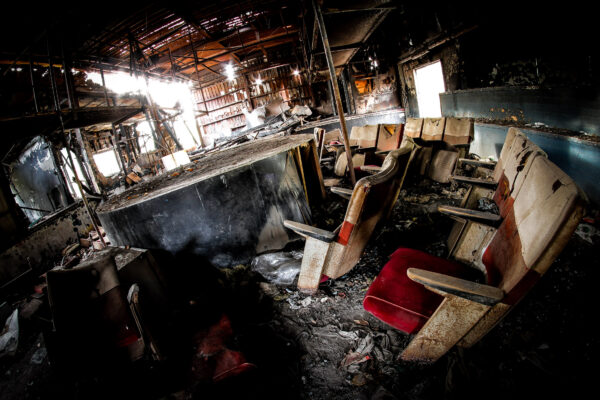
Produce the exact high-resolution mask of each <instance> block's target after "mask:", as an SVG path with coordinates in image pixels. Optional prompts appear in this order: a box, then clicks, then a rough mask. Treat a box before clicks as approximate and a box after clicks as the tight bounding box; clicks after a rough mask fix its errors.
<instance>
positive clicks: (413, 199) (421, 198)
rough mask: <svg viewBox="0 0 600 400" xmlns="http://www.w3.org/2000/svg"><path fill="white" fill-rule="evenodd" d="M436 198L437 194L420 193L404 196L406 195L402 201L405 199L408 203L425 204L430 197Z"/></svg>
mask: <svg viewBox="0 0 600 400" xmlns="http://www.w3.org/2000/svg"><path fill="white" fill-rule="evenodd" d="M436 198H438V195H437V194H435V193H432V194H420V195H416V196H406V197H404V201H406V202H408V203H418V204H425V203H429V201H430V200H431V199H436Z"/></svg>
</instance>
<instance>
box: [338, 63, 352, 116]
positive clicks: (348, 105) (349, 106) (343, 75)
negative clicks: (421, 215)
mask: <svg viewBox="0 0 600 400" xmlns="http://www.w3.org/2000/svg"><path fill="white" fill-rule="evenodd" d="M340 80H341V84H342V89H343V90H344V102H345V103H346V111H347V112H348V114H354V113H353V112H352V104H351V102H350V93H349V92H348V81H347V80H346V68H344V69H343V70H342V73H341V74H340Z"/></svg>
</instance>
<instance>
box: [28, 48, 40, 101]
mask: <svg viewBox="0 0 600 400" xmlns="http://www.w3.org/2000/svg"><path fill="white" fill-rule="evenodd" d="M29 78H30V79H31V92H32V94H33V105H34V106H35V112H36V113H38V112H40V108H39V107H38V102H37V95H36V93H35V80H34V79H33V62H32V61H31V56H29Z"/></svg>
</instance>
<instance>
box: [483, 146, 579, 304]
mask: <svg viewBox="0 0 600 400" xmlns="http://www.w3.org/2000/svg"><path fill="white" fill-rule="evenodd" d="M523 178H524V179H523V183H522V187H521V189H520V191H519V193H518V194H517V196H516V198H515V199H514V202H513V204H512V205H511V206H510V208H509V209H508V212H507V215H506V217H505V218H504V220H503V221H502V223H501V225H500V227H499V228H498V229H497V231H496V232H495V234H494V235H493V237H492V238H491V240H490V242H489V244H488V246H487V248H486V250H485V252H484V253H483V256H482V262H483V264H484V265H485V267H486V271H487V273H488V282H489V283H490V284H491V285H494V286H497V287H499V288H500V289H502V290H504V291H505V292H506V293H507V296H506V300H505V301H503V302H506V303H507V304H514V303H515V302H516V301H518V300H519V299H520V298H521V297H523V295H524V294H525V293H526V292H527V290H529V288H530V287H531V286H532V285H533V284H534V283H535V281H536V280H537V278H538V277H539V276H541V275H542V274H544V273H545V272H546V270H547V269H548V268H549V267H550V264H551V263H552V261H553V260H554V259H555V258H556V257H557V255H558V254H559V253H560V251H561V250H562V249H563V247H564V246H565V245H566V243H567V242H568V240H569V238H570V237H571V235H572V234H573V232H574V231H575V229H576V227H577V224H578V223H579V220H580V219H581V217H582V214H583V204H584V200H583V197H584V196H583V195H582V193H581V192H580V190H579V188H578V187H577V185H576V184H575V182H573V180H572V179H571V178H570V177H569V176H568V175H566V174H565V173H564V172H563V171H561V170H560V169H559V168H558V167H557V166H556V165H555V164H554V163H552V162H551V161H550V160H548V158H546V157H540V156H538V157H535V158H534V159H533V161H532V164H531V167H530V168H529V171H528V173H527V174H525V175H524V176H523Z"/></svg>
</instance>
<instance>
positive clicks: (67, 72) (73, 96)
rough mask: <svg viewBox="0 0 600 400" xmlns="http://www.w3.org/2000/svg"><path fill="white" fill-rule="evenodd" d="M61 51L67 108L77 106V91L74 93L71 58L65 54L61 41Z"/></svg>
mask: <svg viewBox="0 0 600 400" xmlns="http://www.w3.org/2000/svg"><path fill="white" fill-rule="evenodd" d="M61 53H62V64H63V76H64V78H65V90H66V92H67V101H68V103H69V109H75V108H79V102H78V101H77V93H75V84H74V82H73V72H72V71H71V69H72V65H71V60H70V59H69V58H68V57H66V56H65V48H64V45H63V44H62V43H61Z"/></svg>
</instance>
